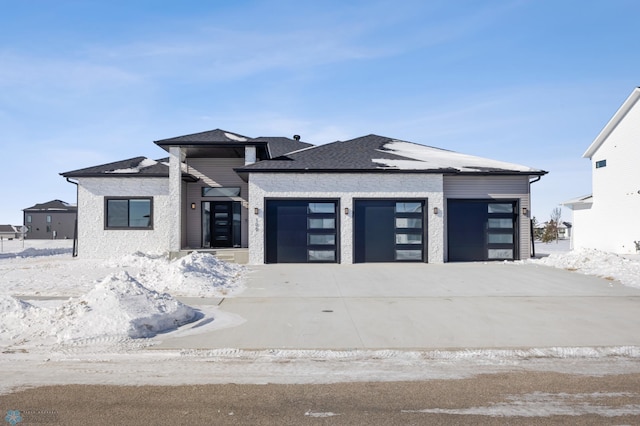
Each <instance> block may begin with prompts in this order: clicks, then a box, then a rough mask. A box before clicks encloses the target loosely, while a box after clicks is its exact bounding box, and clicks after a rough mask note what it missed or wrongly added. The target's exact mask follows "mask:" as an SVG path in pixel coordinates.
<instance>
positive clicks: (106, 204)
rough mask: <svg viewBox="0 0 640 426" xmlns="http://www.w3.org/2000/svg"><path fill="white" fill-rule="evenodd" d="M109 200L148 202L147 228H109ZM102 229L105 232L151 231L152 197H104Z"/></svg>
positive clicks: (152, 218) (152, 217)
mask: <svg viewBox="0 0 640 426" xmlns="http://www.w3.org/2000/svg"><path fill="white" fill-rule="evenodd" d="M111 200H126V201H131V200H148V201H149V202H150V204H149V210H150V214H149V226H145V227H141V226H109V223H108V220H109V201H111ZM129 211H130V210H129V203H127V220H128V218H129ZM103 212H104V229H105V231H119V230H120V231H122V230H124V231H149V230H153V222H154V215H153V197H135V196H132V197H104V210H103Z"/></svg>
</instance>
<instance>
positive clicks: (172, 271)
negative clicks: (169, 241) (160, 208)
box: [115, 252, 245, 297]
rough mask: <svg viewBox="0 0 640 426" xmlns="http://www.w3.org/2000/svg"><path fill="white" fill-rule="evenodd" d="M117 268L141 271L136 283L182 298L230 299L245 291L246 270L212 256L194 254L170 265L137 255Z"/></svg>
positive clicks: (158, 257) (161, 258) (155, 257)
mask: <svg viewBox="0 0 640 426" xmlns="http://www.w3.org/2000/svg"><path fill="white" fill-rule="evenodd" d="M116 263H117V264H116V265H115V266H117V267H121V268H127V267H134V268H139V270H140V272H139V273H138V274H137V275H136V279H137V280H138V281H139V282H140V283H142V285H144V286H145V287H147V288H149V289H153V290H156V291H159V292H168V293H171V294H174V295H179V296H197V297H219V296H229V295H232V294H234V293H237V292H239V291H240V290H242V289H244V286H243V276H244V271H245V268H244V267H243V266H240V265H237V264H232V263H227V262H224V261H221V260H219V259H217V258H216V257H215V256H213V255H211V254H208V253H198V252H193V253H190V254H189V255H187V256H185V257H182V258H180V259H175V260H173V261H169V260H168V259H167V257H166V256H164V255H152V254H146V253H135V254H133V255H129V256H125V257H123V258H122V259H119V260H117V261H116Z"/></svg>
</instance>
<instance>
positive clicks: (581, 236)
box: [563, 88, 640, 254]
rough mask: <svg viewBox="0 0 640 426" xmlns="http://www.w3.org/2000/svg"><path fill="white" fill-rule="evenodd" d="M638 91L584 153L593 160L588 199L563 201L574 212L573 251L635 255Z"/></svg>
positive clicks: (639, 221) (638, 231)
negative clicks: (600, 251)
mask: <svg viewBox="0 0 640 426" xmlns="http://www.w3.org/2000/svg"><path fill="white" fill-rule="evenodd" d="M639 100H640V88H636V89H635V90H634V91H633V92H632V93H631V95H630V96H629V97H628V98H627V100H626V101H625V102H624V103H623V104H622V106H621V107H620V109H618V111H617V112H616V113H615V115H614V116H613V118H611V120H610V121H609V122H608V123H607V125H606V126H605V127H604V129H603V130H602V131H601V132H600V134H599V135H598V136H597V137H596V139H595V140H594V141H593V143H592V144H591V146H589V148H588V149H587V151H586V152H585V153H584V154H583V157H584V158H588V159H590V160H591V166H592V191H593V193H592V194H590V195H585V196H582V197H578V198H575V199H572V200H569V201H565V202H564V203H563V205H565V206H566V207H568V208H570V209H571V210H572V211H573V235H572V248H573V249H580V248H596V249H599V250H604V251H608V252H613V253H619V254H631V253H636V244H635V241H640V103H639V102H638V101H639Z"/></svg>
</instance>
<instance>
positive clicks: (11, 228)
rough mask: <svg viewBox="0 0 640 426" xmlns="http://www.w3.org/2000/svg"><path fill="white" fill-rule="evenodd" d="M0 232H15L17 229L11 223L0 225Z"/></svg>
mask: <svg viewBox="0 0 640 426" xmlns="http://www.w3.org/2000/svg"><path fill="white" fill-rule="evenodd" d="M0 232H1V233H3V234H15V233H17V232H19V231H18V230H17V228H16V227H15V226H13V225H0Z"/></svg>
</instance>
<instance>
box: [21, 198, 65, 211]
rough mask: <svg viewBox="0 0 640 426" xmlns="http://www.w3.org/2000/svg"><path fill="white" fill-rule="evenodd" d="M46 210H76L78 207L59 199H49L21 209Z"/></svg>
mask: <svg viewBox="0 0 640 426" xmlns="http://www.w3.org/2000/svg"><path fill="white" fill-rule="evenodd" d="M48 210H55V211H72V212H75V211H76V210H78V207H77V206H75V205H73V204H69V203H65V202H64V201H61V200H51V201H48V202H46V203H41V204H36V205H34V206H31V207H27V208H26V209H23V211H25V212H26V211H31V212H33V211H48Z"/></svg>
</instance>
